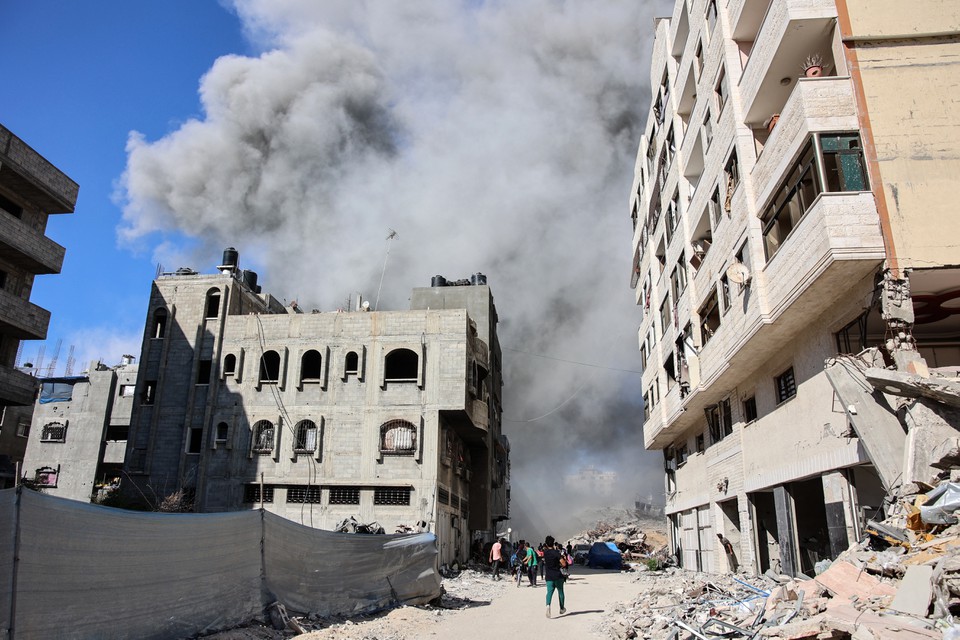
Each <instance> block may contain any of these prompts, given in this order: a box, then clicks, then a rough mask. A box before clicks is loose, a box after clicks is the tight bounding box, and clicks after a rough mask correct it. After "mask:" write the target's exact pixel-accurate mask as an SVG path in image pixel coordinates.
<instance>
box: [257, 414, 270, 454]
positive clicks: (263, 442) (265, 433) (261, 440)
mask: <svg viewBox="0 0 960 640" xmlns="http://www.w3.org/2000/svg"><path fill="white" fill-rule="evenodd" d="M274 433H275V429H274V427H273V423H272V422H270V421H269V420H260V421H259V422H257V423H256V424H255V425H253V452H254V453H260V454H264V453H273V438H274Z"/></svg>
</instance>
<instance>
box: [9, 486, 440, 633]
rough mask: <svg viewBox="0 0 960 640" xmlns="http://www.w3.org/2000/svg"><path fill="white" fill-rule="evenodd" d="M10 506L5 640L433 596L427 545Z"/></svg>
mask: <svg viewBox="0 0 960 640" xmlns="http://www.w3.org/2000/svg"><path fill="white" fill-rule="evenodd" d="M16 496H17V493H16V490H14V489H8V490H3V491H0V536H2V538H0V569H2V570H3V574H2V575H0V607H2V612H0V620H4V621H5V622H4V625H3V628H4V629H8V628H12V630H13V633H12V634H11V635H10V640H20V639H25V638H67V639H70V638H115V639H120V640H122V639H126V638H131V639H132V638H147V639H157V640H165V639H173V638H184V637H191V636H194V635H196V634H198V633H201V632H204V631H212V630H215V629H221V628H226V627H230V626H235V625H237V624H240V623H242V622H245V621H248V620H250V619H252V618H254V617H257V616H261V615H263V612H264V609H265V608H266V606H267V605H269V604H270V603H272V602H274V601H275V600H279V601H281V602H283V603H284V604H285V605H286V607H287V608H288V609H289V610H292V611H296V612H303V613H306V612H318V613H326V614H332V613H346V612H350V611H357V610H361V609H377V608H383V607H386V606H389V605H390V604H393V603H400V602H406V603H418V602H424V601H428V600H430V599H433V598H434V597H436V596H438V595H439V594H440V578H439V576H438V575H437V572H436V570H435V567H436V555H437V548H436V539H435V537H434V536H433V535H432V534H414V535H406V536H362V535H352V534H335V533H331V532H326V531H320V530H316V529H311V528H309V527H304V526H302V525H298V524H295V523H292V522H289V521H286V520H284V519H283V518H281V517H279V516H276V515H274V514H270V513H266V512H261V511H244V512H235V513H223V514H168V513H142V512H134V511H124V510H120V509H111V508H109V507H100V506H97V505H90V504H85V503H81V502H77V501H73V500H65V499H63V498H57V497H52V496H47V495H43V494H40V493H37V492H34V491H30V490H22V492H21V496H20V504H19V508H17V506H16ZM18 520H19V562H18V563H16V564H14V561H13V557H14V550H15V548H16V544H17V529H18V525H17V522H18ZM14 573H15V575H14ZM14 583H15V584H16V591H15V593H14V592H13V585H14ZM391 584H392V586H393V588H392V589H391ZM11 611H12V617H13V619H12V620H10V619H9V618H10V617H11ZM0 637H3V636H0Z"/></svg>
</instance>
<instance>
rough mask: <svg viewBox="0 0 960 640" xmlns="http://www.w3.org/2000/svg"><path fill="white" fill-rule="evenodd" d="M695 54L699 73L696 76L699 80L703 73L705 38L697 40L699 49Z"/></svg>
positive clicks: (695, 66) (695, 67)
mask: <svg viewBox="0 0 960 640" xmlns="http://www.w3.org/2000/svg"><path fill="white" fill-rule="evenodd" d="M693 55H694V58H695V60H696V64H695V65H694V69H696V73H697V75H696V78H697V80H699V79H700V74H701V73H703V40H700V41H698V42H697V49H696V51H695V52H694V54H693Z"/></svg>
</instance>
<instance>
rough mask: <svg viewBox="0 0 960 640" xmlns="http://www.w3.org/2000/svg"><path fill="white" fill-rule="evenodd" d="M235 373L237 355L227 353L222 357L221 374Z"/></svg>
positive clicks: (229, 374)
mask: <svg viewBox="0 0 960 640" xmlns="http://www.w3.org/2000/svg"><path fill="white" fill-rule="evenodd" d="M236 373H237V356H235V355H234V354H232V353H228V354H227V355H226V357H225V358H224V359H223V375H225V376H232V375H236Z"/></svg>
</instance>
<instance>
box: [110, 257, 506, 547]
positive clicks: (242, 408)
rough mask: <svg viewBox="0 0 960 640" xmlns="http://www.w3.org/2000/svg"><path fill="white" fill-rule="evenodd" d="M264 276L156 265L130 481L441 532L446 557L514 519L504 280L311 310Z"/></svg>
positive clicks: (224, 503) (308, 520)
mask: <svg viewBox="0 0 960 640" xmlns="http://www.w3.org/2000/svg"><path fill="white" fill-rule="evenodd" d="M249 273H250V272H241V271H239V270H238V269H236V268H235V266H231V265H226V266H225V267H224V268H223V269H222V270H221V273H219V274H216V275H200V274H196V273H194V272H189V271H181V272H178V273H176V274H167V275H163V276H161V277H160V278H158V279H157V280H156V281H155V282H154V284H153V292H152V295H151V299H150V305H149V309H148V313H147V323H146V331H145V337H144V343H143V349H142V357H141V365H140V375H139V379H138V382H137V402H136V404H135V407H134V417H133V421H132V426H131V433H130V439H129V441H128V450H127V456H126V468H127V472H128V474H129V477H130V480H131V482H132V484H133V485H135V487H136V488H134V487H133V486H131V487H127V488H126V489H127V490H126V493H127V494H128V495H131V494H143V495H145V496H147V497H148V498H149V499H151V500H154V501H160V500H162V499H163V498H165V497H167V496H169V495H171V494H173V493H175V492H178V491H183V492H185V495H186V496H187V498H188V499H189V500H190V501H191V502H192V503H193V506H194V508H195V510H197V511H202V512H212V511H233V510H238V509H249V508H256V507H260V506H263V507H264V508H265V509H268V510H270V511H272V512H275V513H277V514H279V515H282V516H284V517H286V518H289V519H291V520H294V521H296V522H299V523H301V524H304V525H307V526H313V527H318V528H324V529H333V528H334V527H335V526H336V525H337V524H338V523H339V522H340V521H342V520H344V519H346V518H350V517H355V518H356V519H357V520H359V521H360V522H363V523H366V522H370V521H378V522H379V523H380V524H381V525H382V526H383V527H384V528H385V529H386V530H387V531H388V532H391V533H392V532H393V531H395V530H397V529H398V528H401V527H411V528H418V527H429V528H430V530H433V531H435V532H436V533H437V535H438V539H439V543H440V547H441V558H442V561H444V562H450V561H453V560H454V559H456V558H458V557H459V558H461V559H463V558H465V557H466V553H467V549H468V547H469V544H470V542H471V537H472V535H477V536H484V535H492V534H491V533H490V532H491V531H492V530H493V528H494V525H495V523H496V522H497V521H499V520H502V519H505V518H506V517H507V515H508V511H507V500H508V493H507V492H508V479H507V475H508V466H507V465H508V459H507V453H508V448H509V447H508V445H507V443H506V440H505V438H503V437H502V435H501V433H500V415H501V384H502V383H501V375H500V370H501V360H500V348H499V343H498V342H497V338H496V324H497V317H496V310H495V307H494V306H493V297H492V295H491V293H490V289H489V287H487V286H486V285H485V284H476V285H468V286H437V287H430V288H424V289H416V290H414V292H413V296H412V297H411V309H410V310H409V311H365V310H358V311H345V312H332V313H320V312H313V313H303V312H302V310H300V309H299V308H297V307H295V306H292V307H283V306H282V305H280V304H279V303H278V302H277V301H276V300H275V299H274V298H272V297H271V296H270V295H269V294H262V293H259V287H256V285H255V284H253V282H254V281H252V280H251V279H250V277H249Z"/></svg>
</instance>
